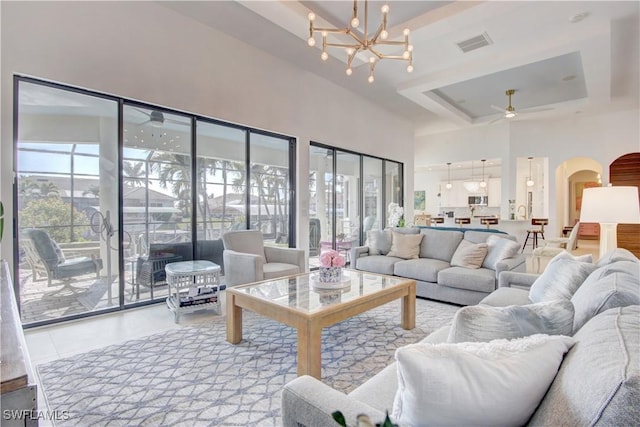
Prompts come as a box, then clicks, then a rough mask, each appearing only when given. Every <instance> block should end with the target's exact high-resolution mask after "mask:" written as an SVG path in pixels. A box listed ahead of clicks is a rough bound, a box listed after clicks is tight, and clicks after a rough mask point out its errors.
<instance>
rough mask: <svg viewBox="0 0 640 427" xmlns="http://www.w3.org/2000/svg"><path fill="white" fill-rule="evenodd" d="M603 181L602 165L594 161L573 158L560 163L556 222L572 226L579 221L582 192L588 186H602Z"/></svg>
mask: <svg viewBox="0 0 640 427" xmlns="http://www.w3.org/2000/svg"><path fill="white" fill-rule="evenodd" d="M605 180H606V177H605V176H603V167H602V165H601V164H600V163H599V162H597V161H596V160H594V159H591V158H588V157H574V158H572V159H568V160H565V161H564V162H563V163H561V164H560V165H559V166H558V167H557V169H556V218H557V219H558V222H560V223H562V224H564V226H573V225H574V224H575V223H576V222H577V221H578V220H579V219H580V202H581V193H582V190H583V189H584V188H588V187H590V186H596V185H602V183H603V182H605ZM591 234H594V233H591ZM585 237H587V236H586V235H585ZM589 237H590V236H589ZM594 237H595V238H597V237H598V234H597V233H595V236H594Z"/></svg>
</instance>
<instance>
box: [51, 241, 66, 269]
mask: <svg viewBox="0 0 640 427" xmlns="http://www.w3.org/2000/svg"><path fill="white" fill-rule="evenodd" d="M51 243H53V248H54V249H55V251H56V255H58V264H64V263H65V262H66V261H67V260H66V259H65V257H64V252H62V248H61V247H60V245H59V244H58V242H56V241H55V240H51Z"/></svg>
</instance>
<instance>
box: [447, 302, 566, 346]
mask: <svg viewBox="0 0 640 427" xmlns="http://www.w3.org/2000/svg"><path fill="white" fill-rule="evenodd" d="M573 316H574V308H573V304H572V303H571V301H569V300H566V299H561V300H556V301H548V302H540V303H537V304H527V305H510V306H507V307H491V306H488V305H472V306H468V307H462V308H461V309H460V310H458V312H457V313H456V314H455V316H454V318H453V322H452V324H451V328H450V329H449V337H448V338H447V342H453V343H455V342H466V341H474V342H478V341H482V342H487V341H492V340H495V339H498V338H506V339H512V338H521V337H526V336H529V335H534V334H548V335H571V334H572V330H573Z"/></svg>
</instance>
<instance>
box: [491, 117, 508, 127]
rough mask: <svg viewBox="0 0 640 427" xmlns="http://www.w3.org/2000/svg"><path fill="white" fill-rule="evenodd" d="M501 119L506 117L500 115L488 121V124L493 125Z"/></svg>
mask: <svg viewBox="0 0 640 427" xmlns="http://www.w3.org/2000/svg"><path fill="white" fill-rule="evenodd" d="M500 120H505V118H504V117H498V118H497V119H493V120H491V121H490V122H488V123H487V124H488V125H491V124H494V123H496V122H499V121H500Z"/></svg>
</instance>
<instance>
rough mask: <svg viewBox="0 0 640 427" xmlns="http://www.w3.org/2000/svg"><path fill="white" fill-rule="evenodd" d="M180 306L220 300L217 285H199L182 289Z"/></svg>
mask: <svg viewBox="0 0 640 427" xmlns="http://www.w3.org/2000/svg"><path fill="white" fill-rule="evenodd" d="M178 295H179V299H180V307H187V306H190V305H198V304H208V303H212V302H217V301H218V287H217V286H209V285H206V286H198V287H193V288H189V289H184V290H181V291H180V292H179V293H178Z"/></svg>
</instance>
